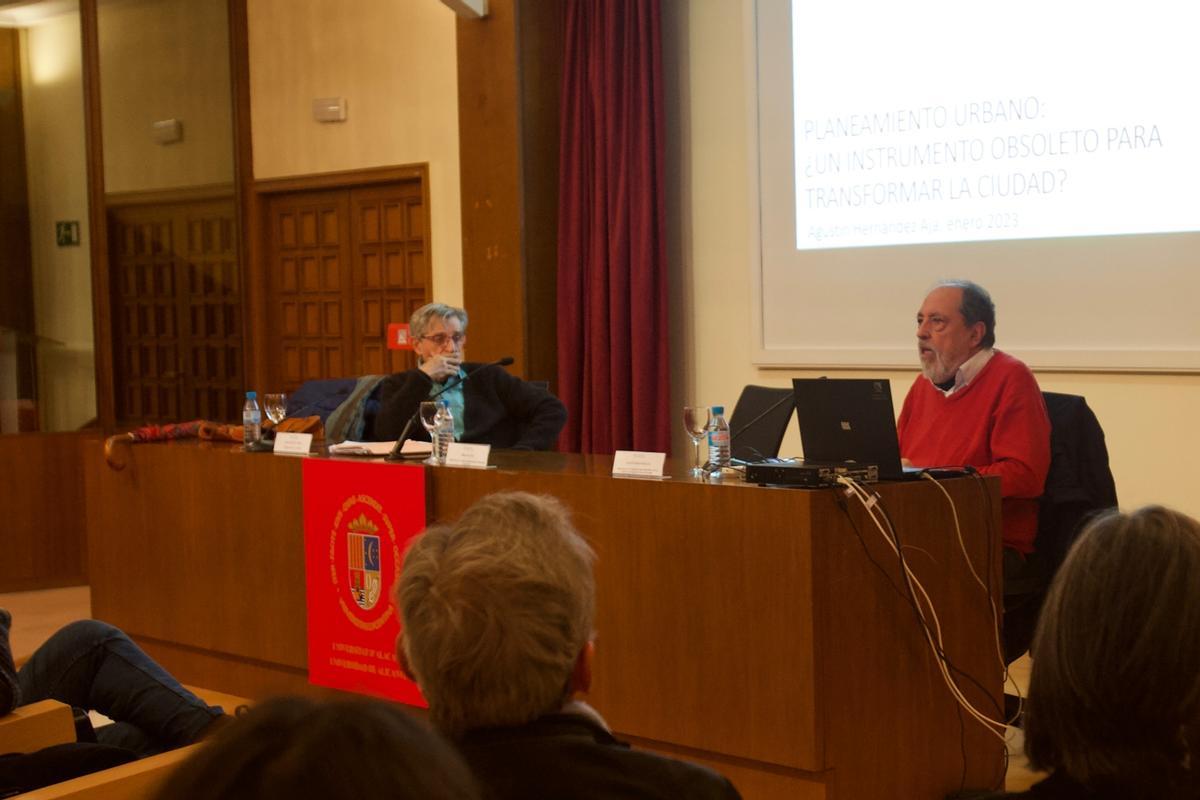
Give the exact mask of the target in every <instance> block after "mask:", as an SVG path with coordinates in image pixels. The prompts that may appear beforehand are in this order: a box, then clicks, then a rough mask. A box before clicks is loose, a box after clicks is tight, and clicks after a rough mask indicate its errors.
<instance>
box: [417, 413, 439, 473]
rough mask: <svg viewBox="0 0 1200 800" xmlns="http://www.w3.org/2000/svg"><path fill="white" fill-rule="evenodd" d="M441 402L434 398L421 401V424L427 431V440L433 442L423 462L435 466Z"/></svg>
mask: <svg viewBox="0 0 1200 800" xmlns="http://www.w3.org/2000/svg"><path fill="white" fill-rule="evenodd" d="M441 410H442V404H441V403H439V402H437V401H436V400H425V401H424V402H422V403H421V410H420V414H421V425H422V426H424V428H425V430H427V431H429V441H430V442H432V443H433V447H432V449H431V450H430V451H429V458H427V459H425V461H424V463H426V464H429V465H430V466H437V463H438V459H437V455H438V434H437V428H438V423H439V422H441V421H442V420H441V418H440V412H441Z"/></svg>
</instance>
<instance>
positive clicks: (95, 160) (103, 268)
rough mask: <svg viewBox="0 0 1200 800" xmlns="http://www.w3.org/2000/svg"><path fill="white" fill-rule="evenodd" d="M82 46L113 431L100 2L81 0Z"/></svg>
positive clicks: (108, 417)
mask: <svg viewBox="0 0 1200 800" xmlns="http://www.w3.org/2000/svg"><path fill="white" fill-rule="evenodd" d="M79 24H80V28H81V35H80V38H81V41H82V48H83V116H84V147H85V150H86V151H87V176H88V178H87V180H88V235H89V237H90V245H91V246H90V248H89V250H90V255H91V260H92V327H93V330H94V337H93V340H94V341H95V343H96V345H95V346H96V416H97V417H98V419H99V421H100V427H101V428H102V429H103V430H104V431H105V432H107V433H111V432H112V431H113V430H114V429H115V427H116V424H117V397H116V379H115V376H114V372H115V364H114V360H113V350H114V339H113V318H112V313H113V310H112V299H113V298H112V293H111V291H109V287H111V286H112V285H113V280H112V272H111V270H110V269H109V264H108V211H107V209H106V207H105V199H104V138H103V134H102V125H101V117H100V45H99V33H98V19H97V11H96V0H79Z"/></svg>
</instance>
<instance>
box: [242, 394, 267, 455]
mask: <svg viewBox="0 0 1200 800" xmlns="http://www.w3.org/2000/svg"><path fill="white" fill-rule="evenodd" d="M261 438H262V411H260V410H259V408H258V392H246V404H245V405H244V406H242V444H243V445H245V446H246V447H249V446H250V445H252V444H256V443H257V442H258V440H259V439H261Z"/></svg>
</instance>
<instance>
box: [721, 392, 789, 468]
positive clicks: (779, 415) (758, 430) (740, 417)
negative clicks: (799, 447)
mask: <svg viewBox="0 0 1200 800" xmlns="http://www.w3.org/2000/svg"><path fill="white" fill-rule="evenodd" d="M795 409H796V402H795V400H794V399H793V397H792V390H791V389H773V388H771V387H769V386H754V385H749V386H746V388H744V389H742V395H741V397H739V398H738V401H737V406H735V407H734V409H733V416H732V417H730V418H729V435H730V454H731V455H732V457H733V458H734V459H735V460H739V461H762V460H764V459H767V458H775V457H776V456H778V455H779V445H781V444H782V443H783V435H784V434H785V433H786V432H787V427H788V425H789V424H790V423H791V421H792V413H793V412H794V411H795Z"/></svg>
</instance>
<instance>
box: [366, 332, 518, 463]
mask: <svg viewBox="0 0 1200 800" xmlns="http://www.w3.org/2000/svg"><path fill="white" fill-rule="evenodd" d="M515 360H516V359H514V358H513V357H512V356H505V357H504V358H498V359H496V360H495V361H489V362H488V363H486V364H480V365H479V366H478V367H475V368H474V369H473V370H471V371H470V372H468V373H467V374H466V375H463V376H462V377H461V378H458V379H457V380H453V381H449V382H447V383H446V385H445V386H443V387H442V388H440V389H438V390H437V391H436V392H434V393H433V394H431V395H429V396H428V397H426V398H425V400H422V401H421V402H425V401H427V400H436V399H437V398H439V397H441V395H442V393H443V392H448V391H450V390H451V389H453V388H454V387H455V386H461V385H462V384H464V383H466V382H467V380H468V379H469V378H470V377H471V376H472V375H474V374H475V373H476V372H482V371H483V370H485V369H489V368H491V367H507V366H508V365H510V364H512V363H513V362H514V361H515ZM420 417H421V404H420V403H418V404H417V410H416V411H414V412H413V415H412V416H411V417H409V418H408V422H406V423H405V424H404V430H402V431H400V436H399V438H397V439H396V444H395V446H394V447H392V451H391V452H390V453H388V454H387V455H386V456H384V461H401V460H403V458H404V457H403V456H402V455H400V451H401V450H403V449H404V443H405V442H406V441H408V436H409V434H410V433H412V429H413V426H414V425H416V424H417V421H418V420H419V419H420Z"/></svg>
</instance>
